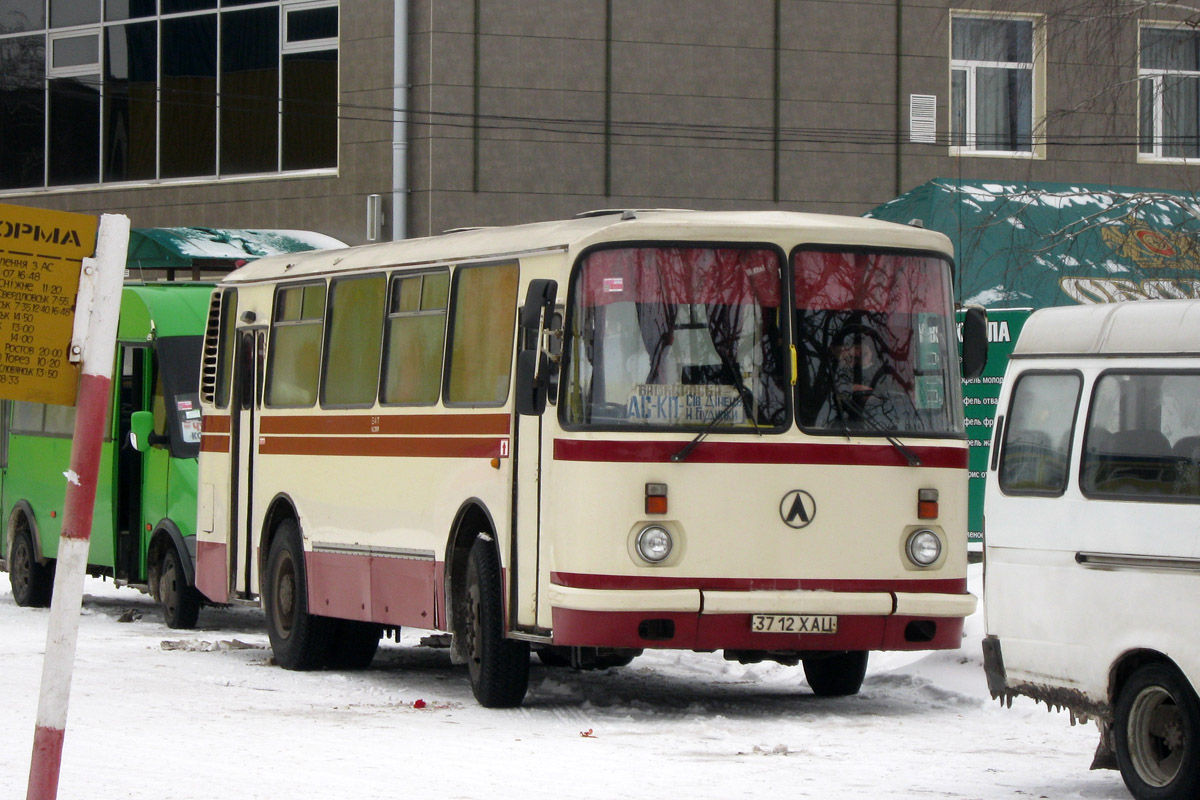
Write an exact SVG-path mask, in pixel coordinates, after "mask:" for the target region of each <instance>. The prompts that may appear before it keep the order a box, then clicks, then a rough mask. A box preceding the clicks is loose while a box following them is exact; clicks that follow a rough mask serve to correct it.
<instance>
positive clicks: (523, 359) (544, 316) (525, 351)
mask: <svg viewBox="0 0 1200 800" xmlns="http://www.w3.org/2000/svg"><path fill="white" fill-rule="evenodd" d="M557 296H558V282H557V281H551V280H542V279H539V280H534V281H530V282H529V290H528V291H527V292H526V293H525V304H524V305H522V306H521V311H520V314H519V315H518V318H517V323H518V334H517V340H518V343H519V345H520V350H519V351H518V352H517V377H516V407H517V413H518V414H520V415H522V416H526V417H538V416H541V415H542V414H543V413H544V412H545V411H546V395H547V388H548V387H549V385H550V357H549V355H547V353H546V351H545V350H544V349H543V347H542V335H543V334H544V333H545V331H546V326H547V324H548V323H549V321H550V318H551V314H552V312H553V310H554V300H555V298H556V297H557Z"/></svg>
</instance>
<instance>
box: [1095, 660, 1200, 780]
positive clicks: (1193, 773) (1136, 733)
mask: <svg viewBox="0 0 1200 800" xmlns="http://www.w3.org/2000/svg"><path fill="white" fill-rule="evenodd" d="M1115 711H1116V714H1115V717H1116V721H1115V724H1114V725H1113V738H1114V740H1115V744H1116V751H1117V764H1118V766H1119V767H1120V768H1121V778H1122V779H1123V780H1124V781H1125V785H1126V786H1127V787H1128V788H1129V791H1130V792H1131V793H1132V794H1133V796H1134V797H1137V798H1139V800H1181V799H1182V798H1185V797H1186V798H1193V797H1200V757H1198V755H1197V745H1198V744H1200V701H1198V700H1197V698H1196V693H1195V692H1194V691H1193V690H1192V687H1191V686H1190V685H1188V682H1187V680H1186V679H1185V678H1183V676H1182V675H1180V674H1179V673H1178V672H1177V671H1176V670H1174V669H1172V668H1171V667H1169V666H1167V665H1165V664H1146V665H1145V666H1142V667H1139V668H1138V669H1137V670H1136V671H1135V672H1134V673H1133V675H1131V676H1130V678H1129V680H1128V681H1127V682H1126V684H1125V685H1124V686H1123V687H1122V688H1121V692H1120V695H1119V696H1118V697H1117V706H1116V709H1115Z"/></svg>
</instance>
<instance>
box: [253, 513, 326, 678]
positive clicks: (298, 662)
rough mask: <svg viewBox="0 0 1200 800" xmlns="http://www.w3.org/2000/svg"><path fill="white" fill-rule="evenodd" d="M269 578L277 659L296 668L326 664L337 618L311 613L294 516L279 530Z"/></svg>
mask: <svg viewBox="0 0 1200 800" xmlns="http://www.w3.org/2000/svg"><path fill="white" fill-rule="evenodd" d="M266 578H267V582H266V585H265V587H264V588H265V589H266V591H265V592H264V593H263V609H264V610H265V611H266V617H267V636H268V637H269V638H270V640H271V651H272V652H273V653H274V654H275V663H276V664H278V665H279V666H281V667H283V668H284V669H292V670H309V669H320V668H321V667H323V666H325V664H326V662H327V660H328V656H329V649H330V645H331V641H330V637H331V636H332V633H333V631H332V625H333V620H331V619H329V618H327V617H318V616H316V615H314V614H310V613H308V584H307V583H306V581H305V569H304V543H303V541H302V540H301V539H300V529H299V527H298V526H297V525H296V522H295V521H294V520H290V519H288V520H284V521H283V522H281V523H280V524H279V528H278V529H277V530H276V532H275V538H274V539H273V540H272V541H271V549H270V555H269V556H268V557H267V576H266Z"/></svg>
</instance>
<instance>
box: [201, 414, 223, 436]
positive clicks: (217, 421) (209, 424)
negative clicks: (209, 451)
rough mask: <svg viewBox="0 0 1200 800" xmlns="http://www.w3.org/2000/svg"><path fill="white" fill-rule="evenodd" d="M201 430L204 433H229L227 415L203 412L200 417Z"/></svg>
mask: <svg viewBox="0 0 1200 800" xmlns="http://www.w3.org/2000/svg"><path fill="white" fill-rule="evenodd" d="M201 430H202V431H204V432H205V433H229V417H228V416H218V415H215V414H205V415H204V416H203V417H202V418H201Z"/></svg>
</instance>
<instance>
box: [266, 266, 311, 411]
mask: <svg viewBox="0 0 1200 800" xmlns="http://www.w3.org/2000/svg"><path fill="white" fill-rule="evenodd" d="M324 317H325V284H323V283H318V284H306V285H302V286H288V287H286V288H281V289H279V291H278V292H277V294H276V295H275V318H274V319H273V320H272V322H271V358H270V362H269V363H268V365H267V405H268V406H276V407H278V406H311V405H313V403H315V402H316V400H317V377H318V373H319V370H320V366H321V334H322V331H323V329H324V325H323V323H324Z"/></svg>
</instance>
